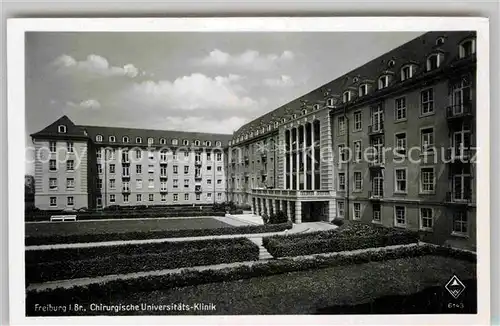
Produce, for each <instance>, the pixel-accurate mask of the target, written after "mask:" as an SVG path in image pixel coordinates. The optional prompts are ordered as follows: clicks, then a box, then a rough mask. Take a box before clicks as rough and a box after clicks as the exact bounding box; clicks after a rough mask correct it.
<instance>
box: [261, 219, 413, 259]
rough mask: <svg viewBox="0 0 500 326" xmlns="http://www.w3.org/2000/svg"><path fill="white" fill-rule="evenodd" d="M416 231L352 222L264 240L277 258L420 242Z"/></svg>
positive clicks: (265, 245) (270, 251)
mask: <svg viewBox="0 0 500 326" xmlns="http://www.w3.org/2000/svg"><path fill="white" fill-rule="evenodd" d="M418 241H419V235H418V233H417V232H413V231H408V230H404V229H396V228H388V227H383V226H378V225H373V224H367V223H361V222H359V223H358V222H351V223H346V224H344V225H342V226H341V227H339V228H337V229H335V230H330V231H319V232H311V233H304V234H290V235H276V236H271V237H265V238H263V241H262V243H263V245H264V247H265V248H266V249H267V251H268V252H269V253H270V254H271V255H272V256H273V257H275V258H278V257H289V256H302V255H312V254H320V253H327V252H340V251H350V250H357V249H366V248H376V247H386V246H392V245H404V244H410V243H417V242H418Z"/></svg>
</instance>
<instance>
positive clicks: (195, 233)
mask: <svg viewBox="0 0 500 326" xmlns="http://www.w3.org/2000/svg"><path fill="white" fill-rule="evenodd" d="M291 228H292V223H282V224H274V225H244V226H235V227H223V228H215V229H181V230H158V231H155V230H153V231H147V232H139V231H137V232H115V233H112V232H109V233H89V234H62V235H47V236H45V235H40V236H37V235H35V236H27V237H26V238H25V244H26V245H27V246H32V245H44V244H57V243H84V242H103V241H118V240H141V239H163V238H181V237H201V236H208V235H225V234H252V233H268V232H269V233H270V232H280V231H285V230H286V229H291Z"/></svg>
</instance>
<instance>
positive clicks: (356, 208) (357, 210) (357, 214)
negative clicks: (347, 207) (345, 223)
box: [352, 203, 361, 220]
mask: <svg viewBox="0 0 500 326" xmlns="http://www.w3.org/2000/svg"><path fill="white" fill-rule="evenodd" d="M352 205H353V206H352V210H353V215H352V217H353V219H355V220H359V219H361V203H353V204H352Z"/></svg>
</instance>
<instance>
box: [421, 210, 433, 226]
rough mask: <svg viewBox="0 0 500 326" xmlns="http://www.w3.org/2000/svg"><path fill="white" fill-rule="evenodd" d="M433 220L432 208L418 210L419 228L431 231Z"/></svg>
mask: <svg viewBox="0 0 500 326" xmlns="http://www.w3.org/2000/svg"><path fill="white" fill-rule="evenodd" d="M433 220H434V210H433V209H432V208H420V228H421V229H423V230H431V229H432V226H433Z"/></svg>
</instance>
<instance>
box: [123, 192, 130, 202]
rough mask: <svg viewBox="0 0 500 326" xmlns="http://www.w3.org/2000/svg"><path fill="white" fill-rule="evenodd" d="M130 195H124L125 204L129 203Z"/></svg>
mask: <svg viewBox="0 0 500 326" xmlns="http://www.w3.org/2000/svg"><path fill="white" fill-rule="evenodd" d="M128 199H129V195H128V194H123V202H124V203H128Z"/></svg>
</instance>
